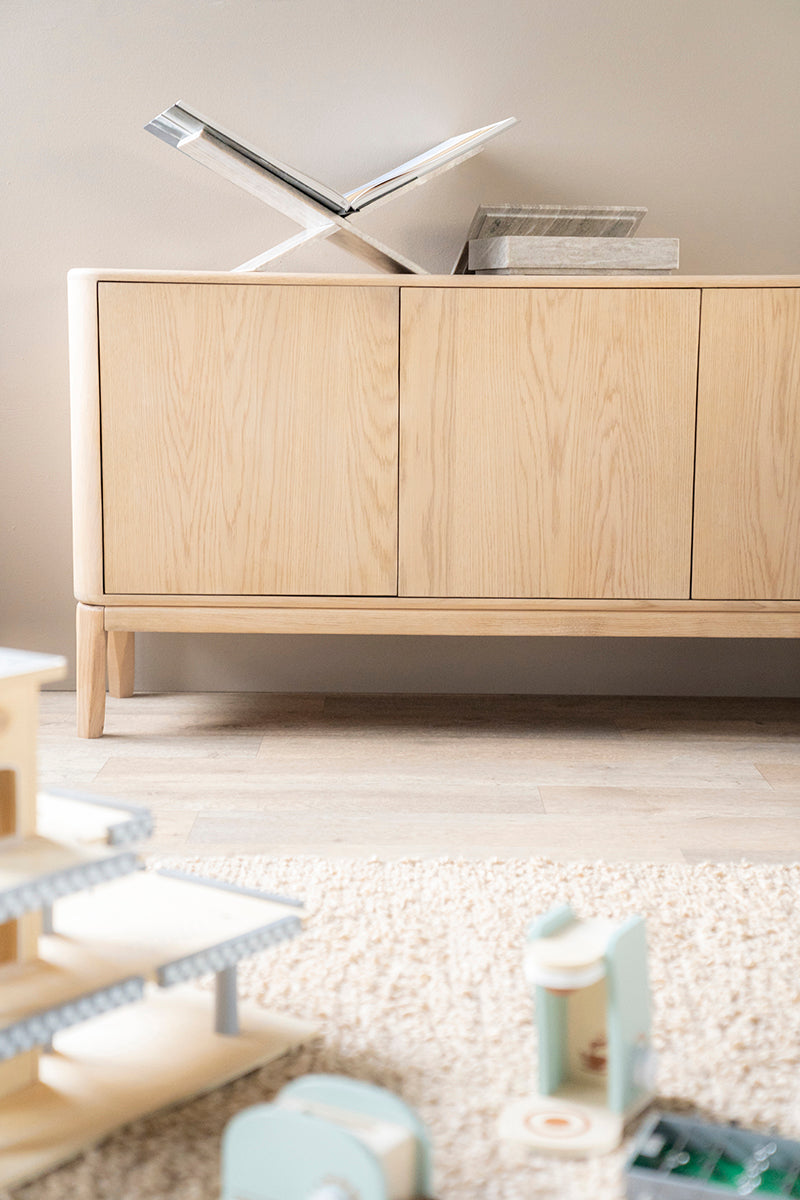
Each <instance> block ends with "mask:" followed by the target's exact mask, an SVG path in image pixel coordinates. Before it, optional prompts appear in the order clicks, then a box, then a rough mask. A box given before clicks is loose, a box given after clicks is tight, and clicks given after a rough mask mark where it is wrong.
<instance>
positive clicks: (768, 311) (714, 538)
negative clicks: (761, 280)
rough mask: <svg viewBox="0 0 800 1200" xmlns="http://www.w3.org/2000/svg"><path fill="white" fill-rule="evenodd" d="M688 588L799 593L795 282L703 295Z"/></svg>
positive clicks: (799, 374) (776, 596) (799, 377)
mask: <svg viewBox="0 0 800 1200" xmlns="http://www.w3.org/2000/svg"><path fill="white" fill-rule="evenodd" d="M692 594H693V596H695V597H698V598H708V599H716V598H723V597H729V598H732V599H743V600H749V599H759V600H762V599H763V600H789V599H797V598H798V597H800V288H797V289H788V288H780V289H779V288H750V289H743V290H735V291H734V290H731V291H722V290H719V291H717V290H714V289H709V290H707V291H705V292H704V293H703V311H702V321H701V337H700V375H699V388H698V413H697V484H696V500H695V545H694V565H693V584H692Z"/></svg>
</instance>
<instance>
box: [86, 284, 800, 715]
mask: <svg viewBox="0 0 800 1200" xmlns="http://www.w3.org/2000/svg"><path fill="white" fill-rule="evenodd" d="M69 295H70V300H69V304H70V362H71V392H72V430H73V438H72V447H73V472H72V476H73V488H74V491H73V509H74V565H75V595H76V598H77V600H78V602H79V603H78V611H77V631H78V636H77V647H78V663H77V687H78V725H79V733H80V734H81V735H82V736H88V737H96V736H99V735H100V734H101V733H102V729H103V718H104V706H105V686H106V684H105V679H106V666H107V668H108V686H109V689H110V691H111V692H112V694H114V695H117V696H126V695H130V694H132V690H133V684H134V634H135V633H136V632H140V631H141V632H144V631H148V632H150V631H153V632H160V631H164V632H173V631H174V632H180V631H183V632H231V633H233V632H239V633H244V632H252V633H303V634H305V633H324V634H359V635H360V634H414V635H419V634H438V635H442V634H446V635H459V636H476V635H480V636H496V635H509V634H513V635H526V636H533V635H548V636H576V635H577V636H591V637H597V636H614V637H654V636H655V637H658V636H663V637H732V638H738V637H796V636H798V634H800V556H798V555H797V553H796V547H797V545H798V543H799V542H800V467H798V463H800V405H798V402H797V398H798V393H800V353H799V352H798V333H797V331H798V328H800V278H798V277H785V276H784V277H730V278H725V277H691V276H684V277H681V276H670V277H663V276H644V277H642V276H636V277H624V276H613V277H612V276H586V277H581V276H569V277H564V276H562V277H558V276H552V277H547V276H537V277H533V276H520V277H512V276H506V277H501V278H477V277H465V276H462V275H458V276H442V277H437V276H419V275H413V276H410V275H403V276H391V275H383V276H329V275H326V276H322V275H320V276H314V275H271V276H265V275H255V274H236V273H200V272H197V273H188V272H184V273H177V272H172V273H170V272H136V271H102V270H78V271H73V272H71V273H70V280H69Z"/></svg>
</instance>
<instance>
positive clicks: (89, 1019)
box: [0, 649, 313, 1188]
mask: <svg viewBox="0 0 800 1200" xmlns="http://www.w3.org/2000/svg"><path fill="white" fill-rule="evenodd" d="M65 667H66V663H65V661H64V659H62V658H55V657H51V656H47V655H41V654H28V653H23V652H21V651H14V650H3V649H0V1130H2V1136H1V1137H0V1188H7V1187H13V1186H16V1185H17V1184H20V1183H23V1182H25V1181H26V1180H28V1179H32V1178H34V1177H35V1176H37V1175H40V1174H41V1173H42V1172H43V1171H45V1170H48V1169H49V1168H51V1167H54V1166H56V1165H57V1164H58V1163H61V1162H64V1161H65V1160H66V1159H68V1158H70V1157H72V1156H74V1155H75V1154H77V1153H79V1152H80V1151H81V1150H83V1149H85V1148H86V1147H87V1146H90V1145H92V1144H93V1143H94V1142H97V1141H99V1140H101V1139H102V1138H103V1137H104V1136H105V1135H106V1134H107V1133H109V1132H110V1131H111V1130H112V1129H114V1128H116V1127H117V1126H118V1125H121V1124H124V1123H125V1122H127V1121H130V1120H133V1119H134V1118H135V1117H139V1116H142V1115H144V1114H145V1113H148V1112H153V1111H155V1110H156V1109H158V1108H162V1107H165V1106H166V1105H169V1104H174V1103H176V1102H177V1101H178V1100H181V1099H185V1098H187V1097H189V1096H192V1095H196V1094H198V1093H201V1092H205V1091H209V1090H211V1089H212V1088H214V1087H218V1086H219V1085H220V1084H222V1083H226V1082H228V1080H231V1079H235V1078H236V1077H237V1076H239V1075H242V1074H244V1073H245V1072H247V1071H251V1070H253V1069H254V1068H255V1067H258V1066H260V1065H262V1064H263V1063H265V1062H268V1061H269V1060H270V1059H272V1058H275V1057H277V1056H278V1055H279V1054H282V1053H283V1052H284V1051H286V1050H287V1049H289V1048H290V1047H291V1046H295V1045H297V1044H298V1043H300V1042H303V1041H306V1040H307V1039H308V1037H309V1036H311V1035H312V1033H313V1030H312V1028H311V1026H310V1025H309V1024H308V1023H307V1022H304V1021H298V1020H295V1019H293V1018H291V1017H287V1016H283V1015H277V1014H275V1013H269V1012H267V1011H266V1010H264V1009H261V1008H259V1007H257V1006H255V1005H247V1004H242V1005H240V1004H238V1002H237V997H236V966H237V963H238V962H240V961H241V960H242V959H243V958H246V957H248V956H249V955H251V954H254V953H256V952H257V951H259V950H263V949H266V948H268V947H270V946H273V945H275V944H277V943H278V942H281V941H284V940H286V939H287V938H291V937H294V936H296V935H297V934H298V933H299V932H300V931H301V929H302V920H301V915H300V911H299V910H300V909H302V904H300V903H299V901H295V900H288V899H286V898H285V897H276V896H272V895H268V894H265V893H261V892H257V891H253V890H249V889H243V888H237V887H234V886H232V885H228V884H224V883H220V882H218V881H214V880H203V879H199V878H197V877H195V876H189V875H180V874H176V873H174V872H173V873H168V872H162V873H154V872H144V871H142V870H140V866H141V863H140V860H139V857H138V854H137V853H136V850H135V848H134V846H135V843H137V842H139V841H141V840H142V839H143V838H146V837H147V836H149V834H150V832H151V831H152V821H151V819H150V815H149V813H148V812H147V810H146V809H142V808H138V807H134V806H132V805H129V804H124V803H121V802H119V801H117V800H101V799H100V798H99V797H96V796H85V795H81V794H80V793H76V792H66V793H65V792H64V791H63V790H61V789H54V790H53V791H52V792H50V793H48V794H45V795H39V796H38V797H37V787H36V731H37V725H38V721H37V707H38V694H39V689H40V687H41V684H42V683H44V682H47V681H49V680H55V679H60V678H62V676H63V674H64V671H65ZM209 973H211V974H215V975H216V978H217V989H216V1004H212V1005H209V1002H208V998H207V997H206V996H204V995H202V994H201V993H199V992H198V991H196V990H195V989H194V988H192V987H188V988H187V987H186V986H185V985H186V984H187V982H188V981H191V980H193V979H195V978H197V977H198V976H200V975H204V974H209ZM209 1008H212V1009H213V1012H211V1013H210V1012H209Z"/></svg>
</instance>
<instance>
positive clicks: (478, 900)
mask: <svg viewBox="0 0 800 1200" xmlns="http://www.w3.org/2000/svg"><path fill="white" fill-rule="evenodd" d="M160 865H170V866H180V867H182V868H183V869H188V870H192V871H196V872H198V873H201V874H207V875H213V876H216V877H218V878H221V879H227V880H231V881H235V882H237V883H241V884H245V885H247V886H249V887H261V888H264V889H265V890H269V891H278V892H283V893H284V894H289V895H294V896H299V897H302V898H304V899H305V900H306V905H307V911H308V926H307V930H306V932H305V933H304V934H303V935H302V936H301V937H300V938H298V939H296V940H295V941H294V942H291V943H286V944H284V945H282V946H280V947H278V948H277V949H275V950H272V951H269V952H267V953H264V954H261V955H259V956H258V957H257V958H256V959H254V960H250V961H249V962H247V963H245V964H242V967H241V969H240V986H241V992H242V993H243V994H246V995H250V996H252V997H255V998H257V999H258V1000H260V1001H262V1002H263V1003H264V1004H265V1005H267V1006H269V1007H271V1008H279V1009H283V1010H285V1011H287V1012H289V1013H292V1014H295V1015H297V1016H302V1017H306V1018H310V1019H312V1020H314V1021H316V1022H318V1023H319V1025H320V1026H321V1029H322V1036H321V1038H320V1040H319V1041H318V1042H316V1043H313V1044H310V1045H308V1046H307V1047H305V1048H302V1049H300V1050H296V1051H293V1052H292V1053H291V1054H289V1055H287V1056H286V1057H285V1058H283V1059H281V1060H279V1061H278V1062H275V1063H273V1064H270V1065H269V1066H267V1067H264V1068H263V1069H261V1070H260V1071H258V1072H256V1073H254V1074H253V1075H250V1076H248V1077H247V1078H245V1079H242V1080H239V1081H238V1082H236V1083H233V1084H231V1085H229V1086H228V1087H226V1088H223V1089H221V1090H220V1091H217V1092H214V1093H211V1094H210V1095H208V1096H205V1097H202V1098H201V1099H199V1100H195V1101H193V1102H191V1103H189V1104H186V1105H184V1106H182V1107H180V1108H177V1109H173V1110H171V1111H168V1112H164V1113H161V1114H159V1115H157V1116H155V1117H151V1118H148V1119H145V1120H141V1121H138V1122H137V1123H135V1124H134V1125H131V1126H128V1127H127V1128H126V1129H124V1130H121V1131H120V1132H119V1133H117V1134H115V1135H113V1136H112V1137H111V1138H110V1139H109V1140H107V1141H106V1142H105V1143H104V1144H102V1145H101V1146H99V1147H97V1148H96V1149H94V1150H92V1151H91V1152H89V1153H88V1154H87V1155H85V1156H84V1157H83V1158H81V1159H79V1160H76V1161H75V1162H73V1163H71V1164H69V1165H67V1166H65V1167H62V1168H61V1169H60V1170H58V1171H55V1172H53V1173H52V1174H50V1175H48V1176H46V1177H44V1178H43V1179H41V1180H37V1181H36V1182H35V1183H32V1184H28V1185H27V1186H26V1187H24V1188H21V1189H18V1190H17V1191H16V1192H15V1193H14V1195H15V1196H17V1197H19V1198H20V1200H23V1198H24V1200H64V1198H66V1197H70V1200H101V1198H102V1200H106V1198H108V1200H111V1198H112V1197H113V1200H128V1198H131V1200H133V1198H135V1200H150V1198H155V1197H158V1198H162V1197H163V1198H166V1197H169V1198H170V1200H216V1198H217V1197H218V1195H219V1191H218V1154H219V1142H220V1135H221V1133H222V1130H223V1127H224V1125H225V1122H226V1121H227V1119H228V1118H229V1117H230V1116H232V1115H233V1114H234V1113H235V1112H237V1111H238V1110H239V1109H241V1108H243V1107H244V1106H246V1105H249V1104H254V1103H259V1102H263V1101H264V1100H269V1099H270V1098H271V1097H272V1096H273V1095H274V1094H275V1092H276V1091H277V1090H278V1088H279V1087H281V1085H282V1084H283V1083H285V1082H286V1081H287V1080H289V1079H291V1078H294V1077H295V1076H297V1075H301V1074H305V1073H306V1072H309V1071H332V1072H341V1073H344V1074H347V1075H351V1076H354V1077H356V1078H359V1079H365V1080H369V1081H371V1082H374V1083H380V1084H383V1085H385V1086H387V1087H389V1088H392V1089H394V1090H395V1091H397V1092H399V1093H400V1094H401V1095H402V1096H403V1097H404V1098H405V1099H406V1100H407V1101H408V1102H409V1103H411V1104H413V1105H414V1106H415V1107H416V1108H417V1109H418V1111H419V1112H420V1114H421V1116H422V1117H423V1119H424V1120H425V1121H426V1122H427V1124H428V1126H429V1128H430V1130H431V1132H432V1135H433V1142H434V1157H435V1165H436V1194H437V1197H438V1198H439V1200H537V1198H539V1197H541V1198H545V1197H546V1198H547V1200H572V1198H573V1197H574V1200H579V1198H580V1200H587V1198H588V1200H619V1198H620V1197H622V1196H623V1195H624V1185H623V1177H622V1170H621V1168H622V1163H623V1161H624V1152H619V1153H616V1154H613V1155H608V1156H605V1157H603V1158H598V1159H594V1160H586V1161H582V1162H566V1161H564V1162H562V1161H559V1160H556V1159H545V1158H537V1157H534V1156H531V1155H529V1154H528V1153H527V1152H525V1151H522V1152H521V1151H519V1150H516V1149H514V1148H512V1147H510V1146H507V1145H503V1144H501V1143H500V1142H498V1140H497V1138H496V1137H495V1132H494V1126H495V1119H496V1117H497V1114H498V1111H499V1110H500V1108H501V1107H502V1106H503V1105H504V1104H505V1103H506V1102H507V1101H508V1100H509V1099H511V1098H512V1097H515V1096H519V1095H522V1094H524V1093H526V1092H527V1091H529V1090H531V1089H532V1087H533V1085H534V1080H535V1059H536V1043H535V1030H534V1023H533V1012H532V1006H531V1002H530V1000H529V998H528V996H527V994H526V989H525V986H524V982H523V979H522V971H521V955H522V947H523V937H524V930H525V927H526V925H527V923H528V921H529V920H530V918H531V917H532V916H534V915H535V914H537V913H540V912H542V911H545V910H546V909H548V908H550V907H552V906H553V905H555V904H557V903H562V902H567V903H570V904H571V905H572V906H573V908H575V910H576V911H577V912H578V913H580V914H581V915H589V914H603V915H606V916H609V917H616V918H619V917H621V916H626V915H629V914H631V913H639V914H642V915H643V916H645V917H646V920H647V930H648V941H649V946H650V976H651V989H652V993H653V1002H654V1036H655V1047H656V1050H657V1052H658V1054H659V1059H660V1065H659V1075H658V1085H659V1093H660V1100H661V1103H662V1105H663V1106H664V1107H667V1108H672V1109H680V1110H690V1109H694V1110H696V1111H699V1112H700V1113H701V1114H702V1115H705V1116H706V1117H707V1118H709V1119H711V1120H718V1121H729V1120H737V1121H739V1122H741V1123H742V1124H744V1125H746V1126H752V1127H760V1128H769V1127H775V1128H776V1129H777V1130H778V1131H779V1132H780V1133H782V1134H784V1135H785V1136H789V1137H800V909H799V907H798V890H799V889H800V865H797V866H748V865H744V864H741V865H738V866H729V865H725V866H717V865H713V866H712V865H703V866H686V867H684V866H674V865H656V866H650V865H638V864H636V865H624V864H619V865H601V864H598V865H581V864H570V865H559V864H556V863H553V862H550V861H546V860H543V859H539V860H536V859H534V860H525V861H522V860H520V861H512V862H509V861H501V860H494V859H492V860H488V861H479V862H473V861H451V860H433V861H431V860H405V861H398V862H378V861H376V860H360V861H359V860H357V861H327V860H320V859H310V858H306V859H303V858H293V859H269V858H259V857H252V858H247V857H243V858H237V859H210V860H208V859H207V860H202V861H201V860H192V861H189V862H187V860H185V859H183V860H169V861H167V860H162V862H161V864H160ZM209 986H210V985H209Z"/></svg>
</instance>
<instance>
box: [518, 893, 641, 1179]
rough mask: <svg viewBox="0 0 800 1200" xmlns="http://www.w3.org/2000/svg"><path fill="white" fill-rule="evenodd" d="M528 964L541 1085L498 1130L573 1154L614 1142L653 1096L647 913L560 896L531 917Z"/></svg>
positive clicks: (609, 1146)
mask: <svg viewBox="0 0 800 1200" xmlns="http://www.w3.org/2000/svg"><path fill="white" fill-rule="evenodd" d="M524 970H525V977H526V979H527V981H528V983H529V984H530V986H531V987H532V989H533V991H534V995H535V1006H536V1025H537V1031H538V1039H539V1094H538V1095H535V1096H528V1097H525V1098H523V1099H520V1100H517V1101H514V1102H513V1103H511V1104H510V1105H509V1106H508V1107H507V1108H506V1109H505V1111H504V1112H503V1113H502V1115H501V1118H500V1123H499V1132H500V1135H501V1137H505V1138H508V1139H510V1140H513V1141H517V1142H522V1143H524V1144H526V1145H528V1146H531V1147H533V1148H535V1149H536V1150H538V1151H540V1152H542V1153H553V1154H561V1155H565V1156H571V1157H578V1156H583V1155H589V1154H602V1153H606V1152H607V1151H609V1150H613V1149H614V1148H615V1147H616V1146H618V1145H619V1143H620V1141H621V1140H622V1133H623V1129H624V1127H625V1124H626V1123H627V1122H628V1121H629V1120H630V1119H631V1117H633V1116H634V1115H635V1114H636V1113H638V1112H640V1111H641V1109H642V1108H644V1107H645V1106H646V1105H647V1104H648V1103H649V1102H650V1100H651V1099H652V1091H651V1088H652V1075H653V1073H654V1059H653V1054H652V1051H651V1049H650V997H649V991H648V984H647V945H646V940H645V927H644V921H643V920H642V919H641V918H640V917H631V918H629V919H628V920H626V921H624V922H622V923H621V924H619V923H616V924H615V923H614V922H613V921H609V920H605V919H603V918H599V917H591V918H585V919H580V918H578V917H576V916H575V914H574V913H573V911H572V909H571V908H569V906H567V905H563V906H561V907H559V908H556V909H554V910H552V911H551V912H549V913H547V914H546V915H544V916H542V917H539V918H538V919H537V920H535V921H533V922H532V923H531V925H530V926H529V928H528V933H527V946H526V950H525V960H524Z"/></svg>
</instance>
